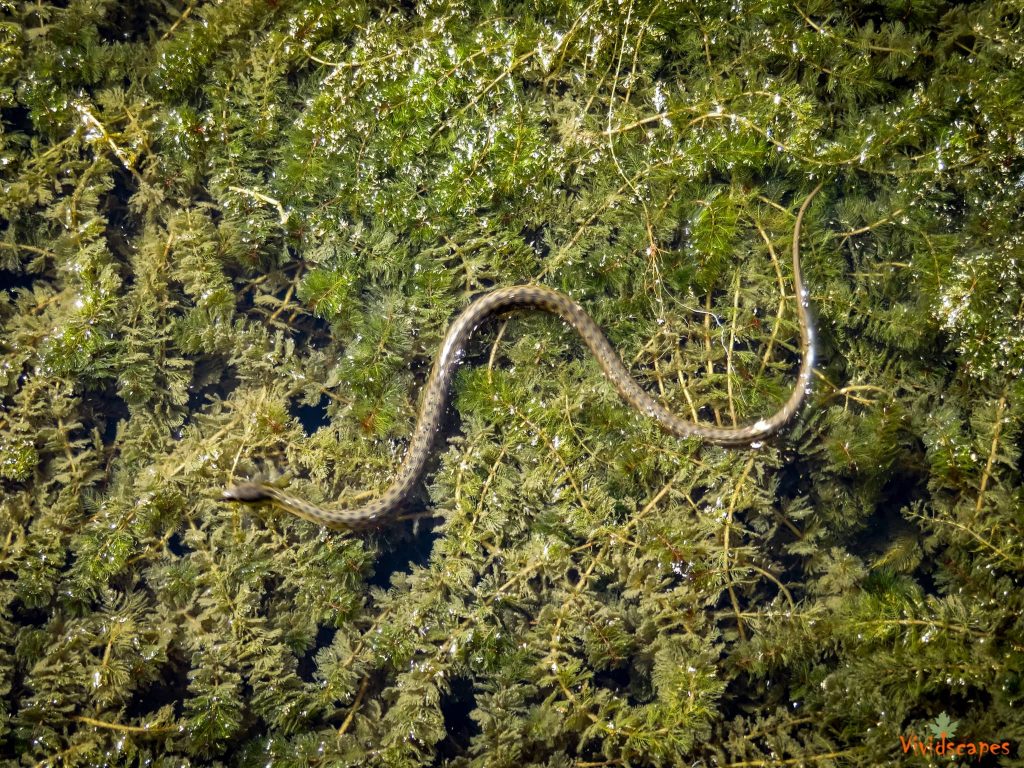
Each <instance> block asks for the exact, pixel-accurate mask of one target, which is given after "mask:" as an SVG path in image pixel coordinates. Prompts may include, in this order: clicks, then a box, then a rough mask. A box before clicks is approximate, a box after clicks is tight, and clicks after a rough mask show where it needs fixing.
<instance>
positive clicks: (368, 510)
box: [222, 184, 821, 529]
mask: <svg viewBox="0 0 1024 768" xmlns="http://www.w3.org/2000/svg"><path fill="white" fill-rule="evenodd" d="M819 189H821V185H820V184H819V185H818V186H817V187H815V189H814V190H813V191H812V192H811V193H810V194H809V195H808V196H807V198H806V199H805V200H804V202H803V204H802V205H801V207H800V210H799V212H798V213H797V217H796V223H795V224H794V227H793V283H794V287H795V289H796V296H797V302H796V305H797V315H798V319H799V323H800V343H801V358H802V359H801V362H800V371H799V373H798V374H797V380H796V383H795V385H794V387H793V390H792V392H791V393H790V395H789V398H788V399H787V400H786V402H785V403H784V404H783V406H782V407H781V408H780V409H779V410H778V411H776V412H775V413H774V414H772V415H771V416H769V417H767V418H765V419H761V420H759V421H757V422H755V423H754V424H750V425H747V426H744V427H713V426H708V425H704V424H697V423H694V422H692V421H687V420H686V419H681V418H679V417H678V416H676V415H675V414H674V413H672V412H670V411H669V410H668V409H666V408H665V407H664V406H663V405H662V404H661V403H659V402H658V401H657V400H655V399H654V398H653V397H651V396H650V395H649V394H647V392H645V391H644V390H643V388H642V387H641V386H640V385H639V384H638V383H637V382H636V380H635V379H634V378H633V377H632V375H631V374H630V373H629V371H628V370H627V369H626V367H625V366H624V365H623V364H622V361H621V360H620V359H619V356H618V354H617V353H616V352H615V350H614V348H612V346H611V344H610V343H609V342H608V339H607V338H606V337H605V335H604V333H603V332H602V331H601V328H600V326H598V324H597V323H596V322H594V320H593V319H592V318H591V317H590V315H588V314H587V313H586V311H584V309H583V308H582V307H580V305H579V304H577V303H576V302H575V301H573V300H572V299H571V298H570V297H569V296H567V295H565V294H564V293H561V292H559V291H555V290H552V289H550V288H543V287H541V286H536V285H514V286H510V287H507V288H498V289H496V290H493V291H490V292H489V293H486V294H484V295H483V296H480V297H479V298H477V299H476V300H474V301H473V302H472V303H471V304H470V305H469V306H468V307H466V309H464V310H463V311H462V313H461V314H460V315H459V316H458V317H457V318H456V319H455V322H453V323H452V325H451V327H450V328H449V329H448V333H447V334H445V337H444V341H443V342H442V344H441V349H440V351H439V352H438V355H437V357H436V358H435V360H434V365H433V368H432V369H431V371H430V376H429V377H428V378H427V381H426V385H425V389H424V394H423V400H422V402H421V403H420V410H419V417H418V419H417V421H416V427H415V429H414V431H413V434H412V438H411V440H410V442H409V447H408V450H407V451H406V454H405V459H404V460H403V462H402V465H401V467H400V468H399V470H398V472H397V474H396V476H395V479H394V480H393V481H392V483H391V485H390V486H389V487H388V488H387V490H385V491H384V493H383V494H382V495H381V496H380V497H379V498H377V499H374V500H373V501H370V502H369V503H367V504H364V505H362V506H358V507H354V508H352V509H340V510H331V509H324V508H322V507H319V506H317V505H315V504H311V503H310V502H308V501H305V500H303V499H300V498H297V497H295V496H292V495H290V494H288V493H285V492H284V491H281V490H279V489H278V488H275V487H273V486H271V485H266V484H263V483H249V482H247V483H239V484H237V485H232V486H230V487H228V488H226V489H225V490H224V493H223V497H222V499H223V500H224V501H237V502H242V503H246V504H255V503H259V502H265V501H269V502H271V503H273V504H275V505H277V506H279V507H281V508H283V509H285V510H287V511H288V512H291V513H292V514H294V515H298V516H299V517H302V518H305V519H307V520H311V521H312V522H315V523H319V524H321V525H325V526H327V527H330V528H342V529H346V528H348V529H351V528H360V527H365V526H368V525H372V524H374V523H377V522H379V521H380V520H382V519H384V518H387V517H388V516H390V515H391V514H393V513H394V512H395V511H396V510H397V509H399V508H400V507H401V506H402V505H403V503H404V502H405V500H406V499H407V498H408V497H409V495H410V494H411V493H412V491H413V489H414V488H415V487H416V485H417V483H418V482H419V480H420V477H421V476H422V475H423V471H424V469H425V467H426V464H427V459H428V457H429V456H430V450H431V445H432V443H433V440H434V437H435V435H436V434H437V433H438V432H439V430H440V427H441V420H442V417H443V416H444V410H445V405H446V403H447V399H448V390H449V387H450V385H451V380H452V376H453V375H454V374H455V370H456V369H457V368H458V367H459V362H460V360H461V358H462V353H463V350H464V349H465V346H466V343H467V342H468V340H469V337H470V336H471V335H472V334H473V331H474V330H475V329H476V328H477V326H479V325H480V324H481V323H482V322H483V321H484V320H486V319H488V318H490V317H492V316H494V315H496V314H499V313H501V312H505V311H507V310H510V309H535V310H540V311H542V312H548V313H550V314H552V315H557V316H558V317H560V318H562V320H564V321H565V322H566V323H568V324H569V325H570V326H571V327H572V328H573V329H574V330H575V331H576V332H577V333H578V334H579V335H580V338H582V339H583V341H584V343H585V344H586V345H587V347H588V348H589V349H590V352H591V353H592V354H593V355H594V357H595V358H596V359H597V361H598V363H599V364H600V366H601V370H602V371H604V375H605V377H607V379H608V380H609V381H610V382H611V383H612V385H613V386H614V387H615V389H616V391H618V393H619V396H620V397H621V398H622V399H623V400H625V401H626V402H627V403H628V404H629V405H631V406H632V407H633V408H635V409H636V410H638V411H639V412H640V413H643V414H645V415H647V416H649V417H651V418H653V419H655V420H656V421H657V422H658V424H659V425H660V426H661V427H662V428H663V429H664V430H665V431H667V432H669V433H671V434H673V435H676V436H678V437H700V438H702V439H703V440H705V441H707V442H709V443H714V444H716V445H724V446H741V445H749V444H751V443H754V442H757V441H758V440H761V439H763V438H765V437H767V436H769V435H771V434H772V433H774V432H776V431H778V430H779V429H780V428H781V427H782V426H783V425H784V424H785V423H786V422H787V421H788V420H789V419H790V417H792V415H793V414H794V413H795V412H796V411H797V409H798V408H799V407H800V404H801V403H802V402H803V399H804V396H805V394H806V392H807V389H808V387H809V385H810V378H811V368H812V366H813V365H814V344H813V333H814V331H813V328H812V326H811V322H810V317H809V314H808V311H807V306H806V292H805V290H804V286H803V278H802V277H801V273H800V226H801V224H802V222H803V216H804V212H805V211H806V210H807V207H808V205H809V204H810V202H811V199H812V198H813V197H814V195H815V194H817V192H818V190H819Z"/></svg>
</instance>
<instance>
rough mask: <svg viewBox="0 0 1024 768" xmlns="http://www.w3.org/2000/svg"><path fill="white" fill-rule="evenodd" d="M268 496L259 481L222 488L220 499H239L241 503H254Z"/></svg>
mask: <svg viewBox="0 0 1024 768" xmlns="http://www.w3.org/2000/svg"><path fill="white" fill-rule="evenodd" d="M267 498H269V495H268V494H267V492H266V491H265V490H264V489H263V486H262V485H260V484H259V483H239V484H238V485H232V486H229V487H227V488H225V489H224V492H223V493H222V494H221V497H220V500H221V501H240V502H242V503H243V504H255V503H256V502H258V501H264V500H265V499H267Z"/></svg>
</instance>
